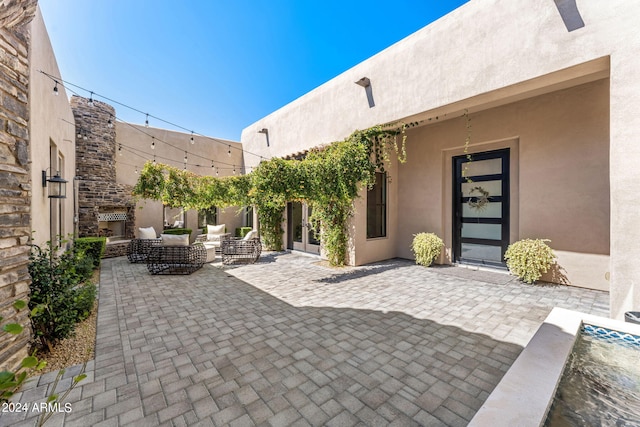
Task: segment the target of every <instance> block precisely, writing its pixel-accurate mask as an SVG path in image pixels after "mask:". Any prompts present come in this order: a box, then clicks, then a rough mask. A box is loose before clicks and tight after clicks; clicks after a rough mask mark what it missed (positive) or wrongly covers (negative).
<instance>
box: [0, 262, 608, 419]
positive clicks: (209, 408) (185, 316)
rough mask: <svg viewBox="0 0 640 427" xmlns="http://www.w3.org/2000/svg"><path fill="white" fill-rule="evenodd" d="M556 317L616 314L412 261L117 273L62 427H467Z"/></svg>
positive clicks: (113, 265)
mask: <svg viewBox="0 0 640 427" xmlns="http://www.w3.org/2000/svg"><path fill="white" fill-rule="evenodd" d="M554 306H560V307H565V308H569V309H576V310H580V311H584V312H588V313H593V314H598V315H605V316H606V315H607V313H608V294H607V293H604V292H598V291H589V290H584V289H578V288H570V287H564V286H530V285H524V284H521V283H518V282H517V281H515V280H513V279H512V278H511V277H509V276H507V275H505V274H500V273H493V272H483V271H472V270H466V269H463V268H455V267H438V268H429V269H426V268H422V267H419V266H416V265H413V264H412V263H411V262H408V261H403V260H391V261H386V262H381V263H377V264H373V265H370V266H365V267H357V268H345V269H332V268H329V267H326V266H323V265H322V264H321V263H319V262H317V260H316V259H314V258H310V257H306V256H301V255H296V254H266V255H263V257H262V258H261V261H260V262H259V263H258V264H254V265H249V266H240V267H233V268H228V269H224V270H223V269H220V268H218V267H214V266H212V265H206V266H205V267H204V268H203V269H202V270H200V271H198V272H196V273H194V274H192V275H190V276H164V277H158V276H150V275H149V274H148V273H147V270H146V267H145V266H144V265H138V264H129V263H128V262H127V261H126V258H117V259H110V260H105V261H103V269H102V274H101V285H100V306H99V315H98V336H97V345H96V358H95V360H94V361H91V362H90V363H89V364H88V366H87V373H88V375H89V376H88V378H87V379H86V380H84V381H83V382H82V383H81V386H79V387H78V388H77V389H76V390H74V391H73V392H72V393H71V395H70V396H69V398H68V399H67V401H68V402H71V404H72V410H71V412H69V413H66V414H65V413H60V414H56V415H55V416H54V417H53V418H52V419H51V420H50V422H49V423H48V424H47V425H48V426H56V425H64V426H83V427H84V426H89V425H92V426H103V425H104V426H117V425H129V424H134V425H136V426H139V427H142V426H146V425H148V426H158V425H163V426H164V425H166V426H192V425H230V426H250V425H265V426H267V425H271V426H288V425H300V426H307V425H329V426H331V425H333V426H352V425H367V426H376V425H385V426H386V425H426V426H464V425H466V424H467V423H468V422H469V420H470V419H471V418H472V417H473V415H474V413H475V412H476V411H477V410H478V408H479V407H480V406H481V404H482V403H483V401H484V400H485V399H486V397H487V396H488V395H489V393H490V392H491V391H492V390H493V388H494V387H495V385H496V384H497V383H498V381H499V380H500V378H501V377H502V375H503V374H504V373H505V372H506V370H507V369H508V367H509V366H510V365H511V363H512V362H513V361H514V359H515V358H516V357H517V355H518V354H519V353H520V351H521V350H522V347H523V346H524V345H525V344H526V343H527V342H528V340H529V338H530V337H531V336H532V334H533V333H534V332H535V330H536V329H537V327H538V326H539V324H540V323H541V322H542V320H543V319H544V318H545V317H546V315H547V314H548V313H549V311H550V310H551V308H552V307H554ZM78 370H79V367H73V368H71V369H69V370H68V372H67V374H66V375H65V377H67V379H66V380H65V381H64V383H63V384H62V386H66V385H68V383H69V381H70V379H69V377H70V376H72V375H74V374H76V373H77V372H78ZM54 377H55V373H50V374H46V375H43V376H41V377H39V378H37V379H36V380H35V381H33V382H32V383H31V384H30V385H29V386H27V388H26V390H25V391H24V392H23V393H21V394H20V395H18V396H17V399H16V401H20V402H22V403H29V404H31V405H32V404H33V403H37V402H42V401H44V399H45V398H44V396H45V395H46V392H47V387H50V384H51V382H52V381H53V379H54ZM35 415H37V414H34V413H19V414H7V413H4V414H1V415H0V425H15V426H20V425H25V426H26V425H33V417H34V416H35ZM27 416H29V417H30V418H27V419H25V417H27Z"/></svg>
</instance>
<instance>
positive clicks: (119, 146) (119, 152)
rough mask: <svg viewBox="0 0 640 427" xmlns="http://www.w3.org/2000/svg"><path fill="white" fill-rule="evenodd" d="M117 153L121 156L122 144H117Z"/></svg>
mask: <svg viewBox="0 0 640 427" xmlns="http://www.w3.org/2000/svg"><path fill="white" fill-rule="evenodd" d="M118 155H119V156H120V157H122V144H118Z"/></svg>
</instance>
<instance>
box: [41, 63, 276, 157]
mask: <svg viewBox="0 0 640 427" xmlns="http://www.w3.org/2000/svg"><path fill="white" fill-rule="evenodd" d="M38 71H39V72H40V73H41V74H44V75H45V76H47V77H48V78H50V79H51V80H53V81H54V83H59V84H60V85H61V86H62V87H64V88H65V89H67V90H68V91H70V92H71V93H73V94H74V95H78V96H82V95H80V93H78V92H76V91H74V90H72V89H70V87H69V86H73V87H75V88H77V89H79V90H81V91H84V92H89V93H90V94H91V97H93V95H94V94H95V92H93V91H89V89H86V88H84V87H82V86H79V85H77V84H74V83H72V82H69V81H66V80H64V79H62V78H60V77H58V76H53V75H51V74H49V73H47V72H45V71H42V70H38ZM97 96H100V98H103V99H105V100H106V101H108V102H110V103H113V104H117V105H120V106H122V107H125V108H128V109H129V110H132V111H135V112H137V113H140V114H144V115H145V116H146V118H147V120H146V123H148V118H149V116H151V117H153V118H154V119H156V120H158V121H161V122H163V123H166V124H168V125H171V126H173V127H175V128H179V129H182V130H183V131H185V132H191V133H193V134H194V135H198V136H201V137H203V138H207V139H209V140H211V141H214V142H216V143H218V144H221V145H223V144H227V141H223V140H220V139H217V138H213V137H210V136H206V135H201V134H198V133H196V132H195V131H192V130H191V129H188V128H185V127H184V126H180V125H178V124H176V123H173V122H170V121H168V120H164V119H162V118H160V117H155V116H153V115H151V114H149V113H145V112H144V111H142V110H140V109H137V108H134V107H132V106H130V105H127V104H124V103H122V102H119V101H117V100H115V99H112V98H109V97H107V96H104V95H100V94H98V95H97ZM123 123H125V124H129V123H127V122H123ZM129 125H130V126H132V127H134V126H133V125H131V124H129ZM134 128H135V129H136V130H138V131H139V132H143V131H142V130H140V129H139V128H136V127H134ZM194 141H195V139H194ZM165 143H166V142H165ZM166 144H167V145H169V146H172V145H171V144H169V143H166ZM227 146H228V148H229V151H228V152H227V154H228V155H229V156H231V146H230V145H228V144H227ZM192 154H194V153H192ZM243 154H244V155H245V156H246V155H252V156H256V157H259V158H260V159H263V157H262V156H261V155H259V154H256V153H252V152H251V151H247V150H243ZM195 155H196V156H197V157H202V156H199V155H197V154H195ZM202 158H204V157H202Z"/></svg>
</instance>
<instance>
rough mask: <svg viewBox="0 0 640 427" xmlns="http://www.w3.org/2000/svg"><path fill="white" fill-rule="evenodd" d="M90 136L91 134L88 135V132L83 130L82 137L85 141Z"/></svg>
mask: <svg viewBox="0 0 640 427" xmlns="http://www.w3.org/2000/svg"><path fill="white" fill-rule="evenodd" d="M88 138H89V136H88V135H87V132H86V131H85V132H82V139H84V140H85V141H86V140H87V139H88Z"/></svg>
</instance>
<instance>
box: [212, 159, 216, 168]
mask: <svg viewBox="0 0 640 427" xmlns="http://www.w3.org/2000/svg"><path fill="white" fill-rule="evenodd" d="M215 168H216V167H215V166H214V164H213V160H211V169H215Z"/></svg>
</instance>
